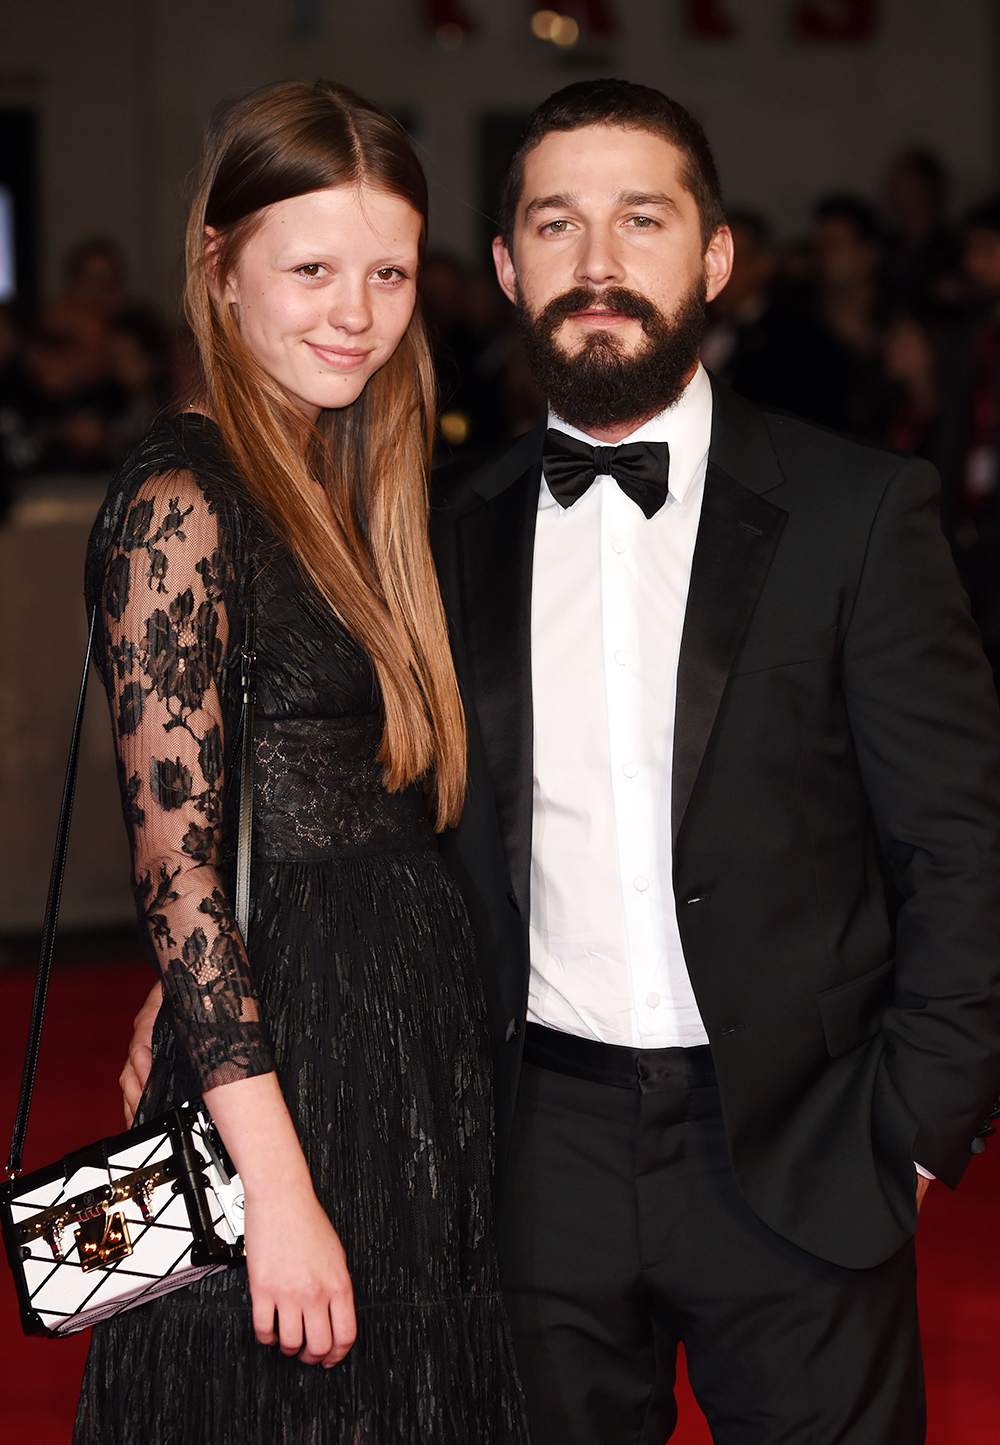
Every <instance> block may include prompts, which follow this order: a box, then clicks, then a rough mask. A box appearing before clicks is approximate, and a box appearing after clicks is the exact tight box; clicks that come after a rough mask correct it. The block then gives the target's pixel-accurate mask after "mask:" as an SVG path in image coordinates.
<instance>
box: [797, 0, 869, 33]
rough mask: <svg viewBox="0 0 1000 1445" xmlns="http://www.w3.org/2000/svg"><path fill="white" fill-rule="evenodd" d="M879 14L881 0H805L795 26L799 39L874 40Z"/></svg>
mask: <svg viewBox="0 0 1000 1445" xmlns="http://www.w3.org/2000/svg"><path fill="white" fill-rule="evenodd" d="M878 18H879V17H878V0H802V3H801V4H798V5H796V6H795V8H794V10H793V11H792V30H793V32H794V33H795V35H797V36H798V38H799V39H800V40H848V41H859V40H871V38H872V36H873V35H874V34H875V32H876V30H877V29H878Z"/></svg>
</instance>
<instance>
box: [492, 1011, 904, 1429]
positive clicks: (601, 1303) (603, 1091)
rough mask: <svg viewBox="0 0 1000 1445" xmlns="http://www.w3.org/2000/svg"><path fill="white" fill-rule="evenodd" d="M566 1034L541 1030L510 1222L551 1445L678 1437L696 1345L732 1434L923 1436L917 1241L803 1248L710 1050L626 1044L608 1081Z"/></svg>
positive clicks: (517, 1331) (535, 1387)
mask: <svg viewBox="0 0 1000 1445" xmlns="http://www.w3.org/2000/svg"><path fill="white" fill-rule="evenodd" d="M565 1037H566V1036H564V1035H556V1036H555V1037H554V1038H553V1033H552V1031H551V1030H538V1029H536V1028H534V1027H533V1026H529V1039H528V1047H527V1050H526V1057H527V1058H528V1059H529V1060H530V1059H531V1058H532V1057H534V1058H536V1059H538V1058H544V1059H545V1062H546V1066H545V1067H539V1066H538V1065H537V1064H533V1063H531V1062H526V1063H525V1066H524V1070H523V1074H522V1081H521V1089H520V1096H519V1102H518V1110H517V1116H516V1120H515V1125H514V1134H513V1141H512V1146H511V1155H510V1163H509V1172H508V1183H507V1188H506V1194H505V1198H504V1205H503V1210H502V1216H501V1229H500V1251H501V1268H502V1271H503V1276H504V1286H505V1292H506V1297H507V1303H508V1308H509V1311H510V1316H511V1324H512V1327H513V1331H514V1343H515V1347H516V1350H517V1357H518V1363H519V1366H520V1370H521V1375H522V1379H523V1382H524V1388H525V1393H526V1396H527V1401H528V1412H529V1420H530V1424H531V1438H532V1445H626V1442H627V1445H663V1442H664V1441H665V1440H667V1438H668V1437H669V1435H670V1434H671V1432H672V1430H673V1428H674V1425H675V1423H676V1418H677V1412H676V1407H675V1404H674V1397H673V1385H674V1375H675V1357H676V1348H677V1343H678V1341H683V1343H684V1348H685V1351H686V1354H687V1362H688V1374H689V1377H690V1380H691V1384H692V1387H693V1389H694V1392H695V1395H696V1396H697V1399H698V1402H699V1404H700V1405H701V1408H702V1409H703V1410H704V1412H705V1414H706V1416H707V1417H708V1421H709V1424H710V1426H711V1429H712V1437H713V1439H714V1440H715V1441H716V1442H717V1445H779V1442H780V1445H833V1442H838V1445H919V1442H921V1441H923V1439H924V1422H925V1412H924V1393H923V1376H922V1370H921V1363H920V1342H919V1335H918V1330H917V1312H916V1291H915V1284H916V1267H915V1262H914V1254H913V1247H912V1244H911V1245H909V1246H908V1247H907V1248H905V1249H903V1250H901V1251H900V1253H899V1254H897V1255H895V1256H894V1257H893V1258H892V1259H890V1260H887V1261H886V1263H885V1264H882V1265H879V1266H878V1267H877V1268H876V1269H870V1270H849V1269H842V1268H840V1267H838V1266H836V1265H832V1264H829V1263H827V1262H826V1261H824V1260H821V1259H817V1258H816V1257H815V1256H813V1255H810V1254H807V1253H805V1252H804V1251H803V1250H801V1249H798V1248H796V1247H795V1246H794V1245H792V1244H789V1243H788V1241H787V1240H784V1239H782V1238H781V1237H780V1236H779V1235H777V1234H775V1233H774V1232H773V1231H772V1230H770V1229H768V1228H767V1226H766V1225H764V1224H762V1223H761V1221H760V1220H759V1219H758V1218H757V1217H756V1215H755V1214H754V1213H753V1212H752V1211H751V1210H750V1208H749V1207H748V1206H747V1204H746V1203H745V1202H744V1200H743V1198H742V1196H741V1195H740V1192H739V1190H738V1188H737V1187H736V1183H735V1180H734V1178H733V1174H732V1169H731V1167H730V1163H729V1157H728V1153H727V1149H726V1142H725V1135H724V1131H723V1125H722V1117H721V1113H720V1109H719V1100H718V1092H717V1089H716V1087H715V1084H714V1075H713V1074H712V1071H711V1056H710V1053H709V1050H708V1049H695V1050H686V1049H669V1050H666V1049H665V1050H651V1051H643V1052H642V1053H640V1054H636V1055H631V1056H630V1051H626V1050H617V1049H611V1050H610V1052H609V1053H607V1054H606V1055H604V1057H606V1058H607V1060H609V1067H610V1068H611V1070H612V1073H611V1076H612V1077H616V1076H618V1083H617V1084H609V1083H605V1082H596V1081H595V1079H594V1078H593V1077H590V1078H581V1077H576V1076H573V1075H571V1074H567V1073H565V1072H561V1071H560V1070H561V1069H562V1068H563V1067H565V1066H573V1067H575V1066H576V1064H577V1063H579V1061H580V1059H581V1058H582V1061H583V1062H582V1067H583V1071H584V1072H591V1073H594V1072H597V1073H599V1072H600V1058H601V1056H602V1055H601V1051H602V1050H606V1049H608V1046H606V1045H600V1044H598V1045H586V1044H584V1047H583V1048H582V1050H581V1049H579V1048H578V1047H577V1044H578V1043H579V1042H581V1041H574V1042H572V1043H571V1044H570V1045H569V1050H568V1051H569V1053H570V1054H571V1055H572V1056H573V1057H572V1058H571V1059H570V1060H569V1061H568V1064H567V1061H566V1060H560V1058H559V1057H558V1056H559V1054H560V1051H561V1050H562V1048H563V1040H564V1039H565ZM553 1045H554V1048H555V1053H554V1054H553V1053H552V1050H551V1046H553ZM546 1049H548V1050H549V1052H548V1056H546V1054H545V1052H544V1050H546ZM592 1050H596V1051H597V1052H596V1054H595V1053H592V1052H591V1051H592ZM623 1059H624V1062H625V1065H626V1068H625V1069H624V1071H623V1070H622V1068H621V1065H622V1062H623ZM589 1060H596V1068H595V1069H591V1068H590V1065H589V1062H588V1061H589ZM636 1061H641V1062H640V1064H639V1068H638V1069H637V1062H636ZM553 1064H554V1065H555V1066H554V1067H553ZM616 1070H617V1075H616V1073H615V1071H616ZM640 1071H642V1072H644V1074H645V1078H644V1080H643V1083H642V1085H641V1087H640V1084H639V1081H638V1074H639V1072H640ZM630 1072H631V1078H630V1077H629V1073H630Z"/></svg>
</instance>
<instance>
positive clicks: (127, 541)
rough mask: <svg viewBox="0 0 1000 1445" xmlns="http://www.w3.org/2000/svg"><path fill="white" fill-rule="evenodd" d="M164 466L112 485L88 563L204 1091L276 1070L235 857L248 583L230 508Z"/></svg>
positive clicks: (151, 941)
mask: <svg viewBox="0 0 1000 1445" xmlns="http://www.w3.org/2000/svg"><path fill="white" fill-rule="evenodd" d="M175 460H176V459H175ZM156 461H157V458H156V453H155V448H154V449H152V452H151V454H147V455H140V457H139V459H138V464H137V466H136V467H135V468H134V469H133V470H132V471H131V472H129V471H127V472H126V473H125V474H124V475H123V476H121V477H120V478H119V479H118V482H117V483H116V484H114V485H113V489H112V494H111V495H110V496H109V499H108V501H107V502H106V503H105V508H104V510H103V511H102V514H101V516H100V517H99V518H98V522H97V525H96V527H95V532H94V537H93V538H92V544H91V558H90V566H91V577H92V581H94V582H96V583H97V584H98V585H97V586H95V587H94V588H93V591H95V592H98V591H99V596H100V605H101V609H102V618H101V621H102V623H103V626H101V627H99V629H98V641H99V644H100V645H99V647H98V662H99V666H100V667H101V670H102V673H103V677H104V682H105V686H106V688H107V691H108V698H109V702H110V705H111V715H112V723H113V728H114V736H115V746H116V752H117V758H118V766H119V775H120V782H121V790H122V802H123V809H124V813H125V821H126V826H127V828H128V832H129V839H130V843H131V848H132V862H133V885H134V892H135V898H136V906H137V910H138V914H139V918H140V922H141V924H142V925H143V927H144V931H145V935H146V938H147V940H148V945H149V948H150V951H151V953H152V955H153V956H154V957H155V959H156V962H157V964H158V966H159V969H160V971H161V974H162V978H163V984H164V991H165V996H166V998H167V1000H168V1003H169V1006H170V1009H171V1012H172V1014H173V1019H174V1025H175V1028H176V1030H177V1032H178V1035H179V1037H180V1039H181V1041H182V1043H183V1045H184V1050H185V1053H186V1054H187V1056H188V1059H189V1060H190V1062H191V1064H192V1065H193V1067H194V1069H195V1072H196V1075H197V1077H198V1081H199V1083H200V1085H201V1087H202V1088H203V1089H207V1088H211V1087H213V1086H214V1085H217V1084H222V1083H228V1082H230V1081H232V1080H235V1079H241V1078H246V1077H249V1076H251V1075H253V1074H260V1073H266V1072H268V1071H269V1070H270V1069H271V1068H272V1067H273V1063H272V1059H271V1053H270V1049H269V1046H268V1043H267V1041H266V1039H265V1037H264V1033H263V1030H262V1028H261V1024H260V1020H259V1017H258V1010H257V1001H256V995H255V991H254V985H253V981H252V979H251V975H250V969H249V966H248V963H247V958H246V953H245V951H244V948H243V941H242V940H241V938H240V936H239V933H238V930H237V928H236V924H235V921H234V918H233V914H232V910H231V907H230V905H229V901H228V898H227V890H226V887H225V882H224V879H223V867H222V856H223V850H224V835H225V779H226V755H227V737H228V736H229V735H230V731H232V732H233V734H235V731H236V730H237V728H236V726H235V724H236V720H235V719H234V718H233V716H232V712H233V707H232V699H231V697H230V696H229V695H230V694H231V693H233V692H234V691H235V689H234V688H233V677H234V670H235V668H236V667H237V666H238V652H239V641H240V638H239V637H236V636H234V629H233V627H232V625H231V614H233V613H234V612H235V613H236V615H237V620H239V600H238V597H239V594H238V582H239V579H238V577H237V576H236V568H235V566H234V557H233V551H232V540H233V530H234V529H233V527H232V526H231V525H227V518H226V507H225V505H224V504H223V505H220V504H219V502H218V500H217V499H215V498H214V497H213V496H211V495H210V493H209V490H208V489H206V487H205V484H204V483H203V481H202V479H201V478H200V477H196V476H195V474H194V473H193V472H191V471H189V470H183V471H177V470H171V471H156V470H150V468H155V466H156ZM239 630H240V631H241V628H240V629H239ZM227 711H228V712H229V716H228V717H227V716H226V713H227Z"/></svg>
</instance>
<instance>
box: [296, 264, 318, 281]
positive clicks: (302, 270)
mask: <svg viewBox="0 0 1000 1445" xmlns="http://www.w3.org/2000/svg"><path fill="white" fill-rule="evenodd" d="M295 269H296V271H298V273H299V275H300V276H310V277H311V276H318V275H319V273H320V271H321V270H322V267H321V266H320V264H319V262H318V261H310V262H308V263H307V264H306V265H305V266H296V268H295Z"/></svg>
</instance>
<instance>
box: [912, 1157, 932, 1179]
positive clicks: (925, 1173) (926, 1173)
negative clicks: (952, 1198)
mask: <svg viewBox="0 0 1000 1445" xmlns="http://www.w3.org/2000/svg"><path fill="white" fill-rule="evenodd" d="M913 1167H914V1169H915V1170H916V1171H917V1173H918V1174H919V1175H920V1177H921V1179H936V1178H937V1175H936V1174H932V1173H931V1171H930V1170H929V1169H925V1168H924V1166H923V1165H922V1164H918V1163H917V1162H916V1160H914V1163H913Z"/></svg>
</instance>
